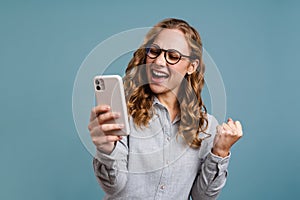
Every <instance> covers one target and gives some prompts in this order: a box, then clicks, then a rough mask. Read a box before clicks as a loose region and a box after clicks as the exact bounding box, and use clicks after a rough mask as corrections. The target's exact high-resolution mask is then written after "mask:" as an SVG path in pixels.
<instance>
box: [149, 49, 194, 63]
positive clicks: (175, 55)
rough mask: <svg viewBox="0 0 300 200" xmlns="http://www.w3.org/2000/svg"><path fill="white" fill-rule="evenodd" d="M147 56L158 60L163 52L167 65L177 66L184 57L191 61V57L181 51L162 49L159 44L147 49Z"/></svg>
mask: <svg viewBox="0 0 300 200" xmlns="http://www.w3.org/2000/svg"><path fill="white" fill-rule="evenodd" d="M146 52H147V56H148V57H149V58H152V59H155V58H157V57H158V56H159V55H160V54H161V52H164V53H165V54H164V57H165V59H166V61H167V63H169V64H171V65H175V64H176V63H178V62H179V61H180V59H181V58H182V57H185V58H189V59H191V58H192V57H191V56H186V55H183V54H182V53H180V52H179V51H177V50H175V49H167V50H166V49H161V48H160V47H159V46H158V45H157V44H151V45H150V47H147V48H146Z"/></svg>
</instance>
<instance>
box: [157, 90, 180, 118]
mask: <svg viewBox="0 0 300 200" xmlns="http://www.w3.org/2000/svg"><path fill="white" fill-rule="evenodd" d="M157 98H158V100H159V101H160V103H161V104H163V105H164V106H165V107H166V108H167V109H168V111H169V114H170V119H171V121H173V120H174V119H175V117H176V115H177V113H178V111H179V104H178V101H177V97H176V95H175V94H173V93H172V92H169V93H164V94H159V95H157Z"/></svg>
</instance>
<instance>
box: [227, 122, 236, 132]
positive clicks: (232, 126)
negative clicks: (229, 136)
mask: <svg viewBox="0 0 300 200" xmlns="http://www.w3.org/2000/svg"><path fill="white" fill-rule="evenodd" d="M227 124H228V126H229V127H230V128H231V129H232V130H236V129H237V128H236V125H235V124H234V121H233V120H229V121H228V122H227Z"/></svg>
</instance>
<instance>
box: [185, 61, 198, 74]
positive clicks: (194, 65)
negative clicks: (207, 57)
mask: <svg viewBox="0 0 300 200" xmlns="http://www.w3.org/2000/svg"><path fill="white" fill-rule="evenodd" d="M199 63H200V62H199V60H198V59H196V60H193V62H191V63H190V65H189V66H188V68H187V74H188V75H191V74H192V73H194V72H195V71H196V69H197V67H198V66H199Z"/></svg>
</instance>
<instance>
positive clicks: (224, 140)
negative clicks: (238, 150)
mask: <svg viewBox="0 0 300 200" xmlns="http://www.w3.org/2000/svg"><path fill="white" fill-rule="evenodd" d="M242 136H243V130H242V125H241V123H240V122H239V121H233V120H232V119H231V118H229V119H228V120H227V123H223V124H222V125H218V126H217V133H216V136H215V138H214V143H213V149H212V153H213V154H215V155H217V156H220V157H226V156H228V154H229V151H230V148H231V147H232V145H233V144H234V143H235V142H236V141H238V140H239V139H240V138H241V137H242Z"/></svg>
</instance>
